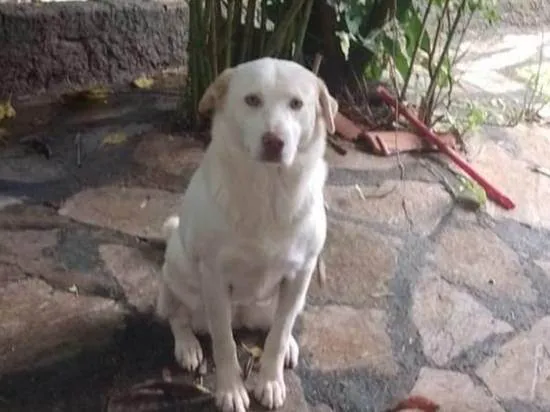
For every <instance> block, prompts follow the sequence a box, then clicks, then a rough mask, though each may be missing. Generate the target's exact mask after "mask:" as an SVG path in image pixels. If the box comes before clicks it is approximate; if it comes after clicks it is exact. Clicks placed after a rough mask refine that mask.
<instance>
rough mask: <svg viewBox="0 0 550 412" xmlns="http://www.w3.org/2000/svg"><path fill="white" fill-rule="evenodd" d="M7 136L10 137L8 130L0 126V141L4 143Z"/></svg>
mask: <svg viewBox="0 0 550 412" xmlns="http://www.w3.org/2000/svg"><path fill="white" fill-rule="evenodd" d="M8 137H10V132H8V131H7V130H6V129H3V128H1V127H0V142H2V143H5V142H6V140H8Z"/></svg>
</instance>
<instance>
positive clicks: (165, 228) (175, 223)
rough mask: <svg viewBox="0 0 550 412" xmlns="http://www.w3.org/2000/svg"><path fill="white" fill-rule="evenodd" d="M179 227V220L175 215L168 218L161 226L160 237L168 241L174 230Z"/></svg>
mask: <svg viewBox="0 0 550 412" xmlns="http://www.w3.org/2000/svg"><path fill="white" fill-rule="evenodd" d="M179 225H180V218H179V217H178V216H176V215H172V216H170V217H169V218H168V219H166V221H165V222H164V224H163V225H162V236H163V237H164V239H166V240H168V238H169V237H170V235H171V234H172V232H173V231H174V230H176V229H177V228H178V227H179Z"/></svg>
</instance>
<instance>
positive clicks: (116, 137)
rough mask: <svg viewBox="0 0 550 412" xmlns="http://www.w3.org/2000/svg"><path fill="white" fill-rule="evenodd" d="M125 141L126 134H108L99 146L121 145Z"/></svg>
mask: <svg viewBox="0 0 550 412" xmlns="http://www.w3.org/2000/svg"><path fill="white" fill-rule="evenodd" d="M127 139H128V136H126V133H124V132H115V133H109V134H108V135H107V136H105V137H104V138H103V140H102V142H101V146H104V145H118V144H122V143H124V142H125V141H126V140H127Z"/></svg>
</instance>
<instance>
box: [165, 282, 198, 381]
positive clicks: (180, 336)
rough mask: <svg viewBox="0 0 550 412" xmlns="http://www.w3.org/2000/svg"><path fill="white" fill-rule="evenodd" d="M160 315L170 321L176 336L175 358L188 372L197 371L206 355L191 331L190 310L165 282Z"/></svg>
mask: <svg viewBox="0 0 550 412" xmlns="http://www.w3.org/2000/svg"><path fill="white" fill-rule="evenodd" d="M157 313H158V315H159V316H160V317H161V318H163V319H166V320H168V322H169V324H170V328H171V329H172V334H173V335H174V356H175V358H176V360H177V361H178V363H179V364H180V365H181V366H182V367H183V368H184V369H187V370H190V371H195V370H197V369H198V368H199V366H200V365H201V363H202V361H203V359H204V354H203V351H202V348H201V345H200V342H199V341H198V339H197V337H196V336H195V334H194V333H193V330H192V329H191V313H190V310H189V309H188V308H187V307H185V305H183V304H182V303H181V302H180V301H179V299H178V298H177V297H176V296H175V295H174V293H173V292H172V291H171V290H170V288H169V287H168V285H166V283H165V282H161V285H160V289H159V295H158V300H157Z"/></svg>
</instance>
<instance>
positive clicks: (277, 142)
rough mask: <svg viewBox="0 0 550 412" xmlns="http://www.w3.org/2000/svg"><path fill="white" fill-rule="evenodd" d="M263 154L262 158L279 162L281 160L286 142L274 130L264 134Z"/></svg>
mask: <svg viewBox="0 0 550 412" xmlns="http://www.w3.org/2000/svg"><path fill="white" fill-rule="evenodd" d="M262 145H263V155H262V158H263V160H265V161H269V162H278V161H280V160H281V156H282V153H283V148H284V146H285V143H284V142H283V140H282V139H281V138H280V137H279V136H277V135H276V134H275V133H273V132H266V133H264V135H263V136H262Z"/></svg>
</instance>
